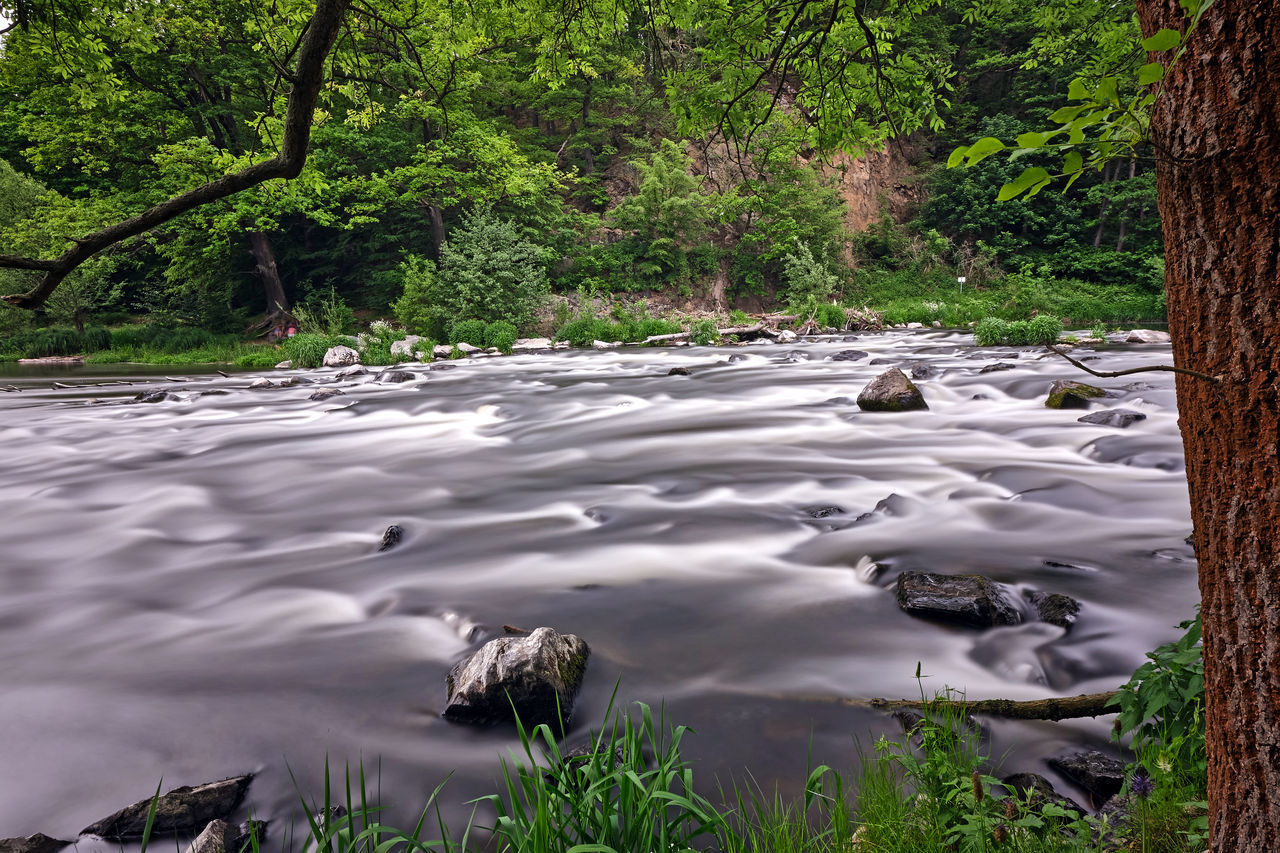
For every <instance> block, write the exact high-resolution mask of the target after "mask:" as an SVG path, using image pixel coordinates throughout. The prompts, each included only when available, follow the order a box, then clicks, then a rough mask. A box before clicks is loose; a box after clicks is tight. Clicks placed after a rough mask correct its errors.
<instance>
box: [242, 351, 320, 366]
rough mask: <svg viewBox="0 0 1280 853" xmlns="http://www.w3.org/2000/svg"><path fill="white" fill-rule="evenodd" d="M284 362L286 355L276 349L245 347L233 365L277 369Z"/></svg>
mask: <svg viewBox="0 0 1280 853" xmlns="http://www.w3.org/2000/svg"><path fill="white" fill-rule="evenodd" d="M321 357H322V358H323V356H321ZM284 360H285V358H284V354H282V353H281V352H280V350H278V349H276V348H275V347H245V349H244V351H243V352H241V353H240V354H239V355H237V356H236V357H235V358H234V359H233V360H232V362H231V363H232V364H234V365H235V366H236V367H250V368H266V367H275V366H276V365H277V364H279V363H280V362H282V361H284Z"/></svg>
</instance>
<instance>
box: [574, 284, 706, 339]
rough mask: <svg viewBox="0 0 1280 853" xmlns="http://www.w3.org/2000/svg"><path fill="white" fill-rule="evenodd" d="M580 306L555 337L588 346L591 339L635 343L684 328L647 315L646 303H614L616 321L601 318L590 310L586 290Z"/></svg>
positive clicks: (581, 295)
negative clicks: (627, 304) (615, 304)
mask: <svg viewBox="0 0 1280 853" xmlns="http://www.w3.org/2000/svg"><path fill="white" fill-rule="evenodd" d="M579 296H580V299H581V308H580V311H579V313H578V314H577V315H576V316H574V317H572V318H571V319H570V320H569V321H568V322H566V323H564V324H563V325H562V326H561V327H560V328H559V329H557V330H556V340H558V341H568V342H569V343H570V344H572V345H573V346H575V347H584V346H590V345H591V343H592V341H627V342H631V343H636V342H640V341H644V340H645V339H647V338H650V337H652V336H654V335H671V334H675V333H676V332H680V331H683V327H682V326H681V325H680V324H679V323H676V322H674V321H672V320H664V319H662V318H660V317H654V316H652V315H650V314H649V308H648V306H647V305H646V304H645V303H643V302H641V303H638V304H636V305H634V306H631V307H626V306H623V305H621V304H619V305H617V306H615V308H614V311H613V314H614V318H615V320H616V322H613V321H610V320H603V319H600V318H599V317H596V316H595V315H594V314H593V313H592V307H591V300H590V299H589V298H588V297H587V296H586V294H585V293H580V294H579Z"/></svg>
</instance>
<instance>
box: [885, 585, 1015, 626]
mask: <svg viewBox="0 0 1280 853" xmlns="http://www.w3.org/2000/svg"><path fill="white" fill-rule="evenodd" d="M898 606H899V607H901V608H902V609H903V610H904V611H905V612H907V613H910V614H911V615H913V616H925V617H928V618H930V619H937V620H939V621H942V622H951V623H953V624H956V625H967V626H969V627H971V628H991V627H994V626H996V625H1017V624H1018V623H1019V622H1021V621H1022V614H1021V613H1020V612H1018V609H1017V608H1016V607H1014V606H1013V605H1012V604H1010V603H1009V601H1008V600H1007V599H1006V598H1005V596H1004V593H1003V592H1002V591H1001V590H1000V587H999V586H998V585H996V583H995V582H994V581H992V580H991V579H990V578H985V577H983V576H982V575H942V574H935V573H933V572H903V573H902V574H900V575H898Z"/></svg>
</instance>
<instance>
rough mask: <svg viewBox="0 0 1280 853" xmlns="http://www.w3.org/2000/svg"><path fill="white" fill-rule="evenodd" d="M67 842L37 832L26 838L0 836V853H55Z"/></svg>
mask: <svg viewBox="0 0 1280 853" xmlns="http://www.w3.org/2000/svg"><path fill="white" fill-rule="evenodd" d="M69 844H71V842H70V841H59V840H58V839H56V838H50V837H49V836H47V835H45V834H44V833H40V832H37V833H36V834H35V835H28V836H27V837H26V838H0V853H57V851H59V850H61V849H62V848H63V847H66V846H67V845H69Z"/></svg>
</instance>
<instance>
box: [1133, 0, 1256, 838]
mask: <svg viewBox="0 0 1280 853" xmlns="http://www.w3.org/2000/svg"><path fill="white" fill-rule="evenodd" d="M1138 12H1139V18H1140V20H1141V23H1142V29H1143V32H1144V34H1146V35H1151V34H1153V33H1155V32H1156V30H1158V29H1160V28H1162V27H1168V28H1171V29H1177V30H1183V29H1185V26H1186V20H1187V19H1186V17H1185V15H1184V13H1183V11H1182V10H1181V9H1180V8H1179V6H1178V3H1177V0H1139V2H1138ZM1164 85H1165V91H1164V94H1163V95H1162V96H1161V97H1160V98H1159V99H1158V100H1157V106H1156V111H1155V114H1154V115H1153V118H1152V126H1151V129H1152V141H1153V144H1154V145H1155V147H1156V149H1157V152H1158V155H1159V157H1158V164H1157V171H1156V183H1157V190H1158V197H1159V206H1160V214H1161V218H1162V221H1163V225H1164V233H1165V247H1166V258H1165V263H1166V273H1165V286H1166V290H1167V293H1168V304H1169V324H1170V332H1171V333H1172V336H1173V349H1174V361H1175V363H1176V364H1178V365H1180V366H1183V367H1189V368H1193V369H1196V370H1199V371H1202V372H1204V373H1209V374H1214V375H1217V374H1225V376H1224V379H1223V381H1221V382H1206V381H1204V380H1201V379H1196V378H1193V377H1190V376H1185V375H1179V376H1178V378H1177V387H1178V411H1179V416H1180V426H1181V429H1182V438H1183V443H1184V446H1185V449H1186V459H1187V480H1188V482H1189V484H1190V490H1191V514H1192V519H1193V521H1194V523H1195V546H1196V553H1197V555H1198V556H1199V559H1200V593H1201V597H1202V600H1203V605H1202V608H1203V609H1202V615H1203V621H1204V659H1205V695H1206V703H1207V714H1206V725H1207V730H1208V735H1207V750H1208V756H1209V821H1210V839H1211V844H1212V848H1213V850H1214V851H1223V853H1225V851H1231V853H1265V851H1272V850H1275V849H1276V846H1277V844H1280V459H1278V457H1277V453H1280V443H1278V441H1280V399H1278V396H1280V395H1278V394H1277V381H1278V378H1280V225H1278V223H1280V14H1277V11H1276V8H1275V5H1274V3H1273V2H1269V0H1255V2H1246V0H1218V2H1217V3H1215V4H1214V5H1213V7H1212V8H1211V9H1210V10H1209V11H1208V12H1207V13H1206V14H1205V16H1204V18H1203V19H1202V21H1201V23H1200V26H1199V27H1198V29H1197V30H1196V31H1195V33H1194V34H1193V35H1192V36H1191V39H1190V49H1189V51H1188V52H1187V54H1186V55H1185V56H1184V57H1183V58H1182V59H1181V60H1180V61H1179V62H1178V63H1177V65H1176V66H1175V67H1174V68H1173V69H1172V70H1171V71H1170V73H1169V76H1168V79H1167V80H1166V82H1165V84H1164Z"/></svg>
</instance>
